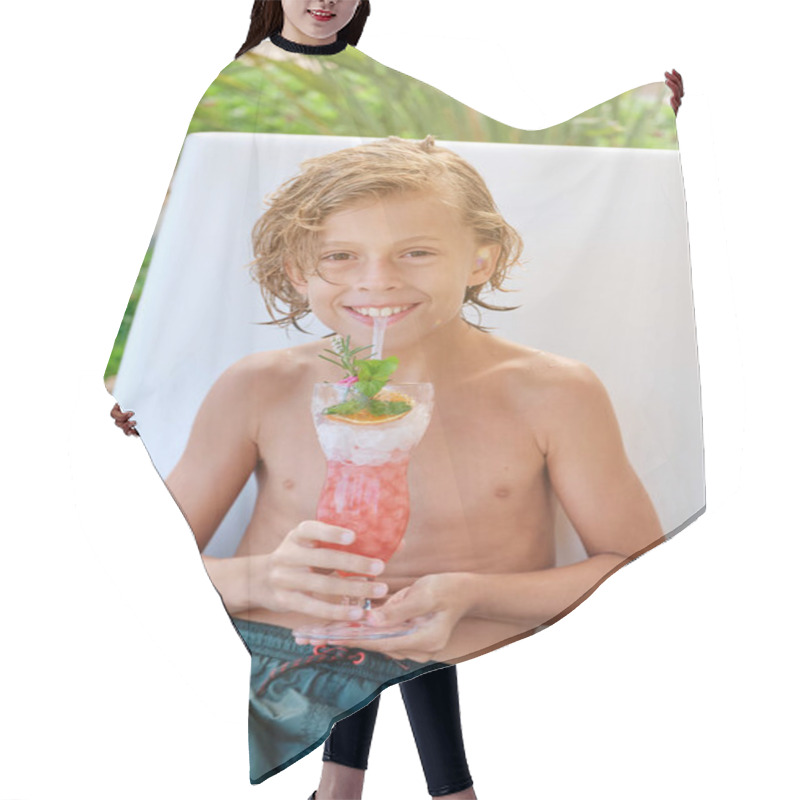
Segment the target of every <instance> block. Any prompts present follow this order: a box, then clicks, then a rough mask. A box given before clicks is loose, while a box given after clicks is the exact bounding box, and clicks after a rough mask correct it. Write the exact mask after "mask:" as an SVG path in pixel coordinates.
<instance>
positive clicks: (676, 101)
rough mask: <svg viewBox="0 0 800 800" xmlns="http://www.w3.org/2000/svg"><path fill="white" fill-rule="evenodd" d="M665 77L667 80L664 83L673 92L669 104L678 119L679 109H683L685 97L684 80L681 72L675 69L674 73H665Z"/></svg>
mask: <svg viewBox="0 0 800 800" xmlns="http://www.w3.org/2000/svg"><path fill="white" fill-rule="evenodd" d="M664 77H665V78H666V80H665V81H664V83H666V84H667V86H669V88H670V89H671V90H672V97H671V98H670V100H669V104H670V105H671V106H672V110H673V111H674V112H675V116H676V117H677V116H678V109H679V108H680V107H681V98H682V97H683V78H682V77H681V74H680V72H678V71H677V70H674V69H673V70H672V72H665V73H664Z"/></svg>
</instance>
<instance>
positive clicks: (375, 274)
mask: <svg viewBox="0 0 800 800" xmlns="http://www.w3.org/2000/svg"><path fill="white" fill-rule="evenodd" d="M400 282H401V280H400V275H399V272H398V270H397V267H396V265H395V264H394V263H393V262H392V260H391V259H390V258H383V257H380V256H373V257H371V258H367V259H365V260H364V263H363V264H362V265H361V269H360V270H359V272H358V275H357V276H356V288H357V289H358V290H359V291H361V292H376V291H381V292H386V291H390V290H392V289H396V288H398V286H400Z"/></svg>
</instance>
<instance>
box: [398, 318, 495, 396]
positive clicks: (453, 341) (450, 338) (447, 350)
mask: <svg viewBox="0 0 800 800" xmlns="http://www.w3.org/2000/svg"><path fill="white" fill-rule="evenodd" d="M484 336H485V334H484V333H483V332H482V331H479V330H478V329H477V328H474V327H472V326H471V325H469V324H467V323H466V322H465V321H464V320H463V319H461V318H458V319H456V320H453V321H452V322H450V323H448V324H446V325H443V326H442V327H441V328H439V329H438V330H436V331H434V332H432V333H430V334H429V335H428V336H427V337H425V339H424V340H423V341H422V342H419V343H418V344H415V345H414V346H412V347H407V348H402V347H401V348H395V347H392V345H391V342H387V346H386V348H385V350H384V356H397V359H398V361H399V362H400V363H399V366H398V368H397V372H396V373H395V374H394V375H393V376H392V378H393V381H395V382H397V383H420V382H430V383H437V384H442V383H443V382H449V381H450V380H454V379H457V378H458V377H459V375H462V374H463V372H464V369H465V364H466V363H467V362H470V363H471V362H472V361H474V357H475V352H476V349H477V348H478V347H480V345H481V344H482V341H483V337H484Z"/></svg>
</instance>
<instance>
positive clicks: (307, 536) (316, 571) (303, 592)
mask: <svg viewBox="0 0 800 800" xmlns="http://www.w3.org/2000/svg"><path fill="white" fill-rule="evenodd" d="M353 541H355V534H354V533H353V532H352V531H349V530H345V529H344V528H339V527H337V526H335V525H327V524H326V523H324V522H316V521H314V520H306V521H305V522H301V523H300V524H299V525H298V526H297V527H296V528H295V529H294V530H292V531H290V532H289V533H288V534H287V535H286V538H285V539H284V540H283V541H282V542H281V544H280V546H279V547H278V548H277V549H276V550H274V551H273V552H272V553H269V554H267V555H265V556H251V557H250V558H249V559H248V560H249V562H250V563H249V564H248V575H247V579H248V585H249V587H250V590H251V593H252V594H253V600H254V601H255V602H254V605H258V606H261V607H263V608H268V609H270V610H272V611H281V612H297V613H301V614H309V615H311V616H314V617H320V618H322V619H326V620H355V619H360V618H361V617H362V616H363V613H364V612H363V610H362V608H361V603H362V601H363V598H365V597H370V598H376V597H384V596H385V595H386V593H387V592H388V590H389V587H388V586H387V585H386V584H385V583H374V582H371V581H366V580H364V579H362V578H357V577H356V578H343V577H340V576H338V575H334V574H331V573H332V571H333V570H341V571H342V572H353V573H357V574H359V575H372V576H375V575H379V574H380V573H381V572H383V570H384V568H385V567H386V564H385V563H384V562H383V561H379V560H377V559H374V558H367V557H366V556H360V555H356V554H355V553H347V552H343V551H341V550H332V549H330V548H328V547H324V546H320V545H324V543H326V542H327V543H330V544H351V543H352V542H353ZM315 595H322V596H325V599H323V597H319V596H315ZM349 597H352V598H356V599H357V600H358V601H359V604H358V605H346V603H345V599H346V598H349Z"/></svg>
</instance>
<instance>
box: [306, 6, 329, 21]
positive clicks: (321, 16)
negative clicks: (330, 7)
mask: <svg viewBox="0 0 800 800" xmlns="http://www.w3.org/2000/svg"><path fill="white" fill-rule="evenodd" d="M308 13H309V14H311V16H312V17H314V19H318V20H320V21H321V22H327V21H328V20H329V19H333V17H335V16H336V14H334V13H333V12H331V11H316V10H314V9H309V11H308Z"/></svg>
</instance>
